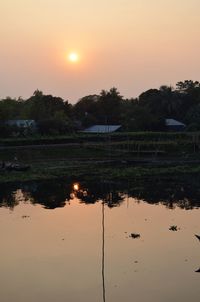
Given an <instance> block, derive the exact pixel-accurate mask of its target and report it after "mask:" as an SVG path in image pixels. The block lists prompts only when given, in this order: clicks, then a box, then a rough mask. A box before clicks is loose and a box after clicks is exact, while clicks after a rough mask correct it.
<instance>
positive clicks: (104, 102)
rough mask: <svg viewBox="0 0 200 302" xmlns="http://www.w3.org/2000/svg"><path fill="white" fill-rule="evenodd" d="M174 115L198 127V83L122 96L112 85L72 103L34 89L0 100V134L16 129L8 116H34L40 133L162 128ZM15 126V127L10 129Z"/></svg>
mask: <svg viewBox="0 0 200 302" xmlns="http://www.w3.org/2000/svg"><path fill="white" fill-rule="evenodd" d="M166 118H174V119H177V120H179V121H181V122H183V123H185V124H186V125H187V130H191V131H198V130H200V83H199V82H197V81H195V82H194V81H191V80H190V81H188V80H187V81H184V82H178V83H177V84H176V88H172V87H169V86H161V87H160V88H159V89H149V90H147V91H145V92H143V93H142V94H141V95H140V96H139V97H138V98H135V99H125V98H123V97H122V96H121V95H120V93H119V92H118V90H117V89H116V88H111V89H110V90H109V91H105V90H102V91H101V92H100V94H99V95H88V96H85V97H83V98H81V99H80V100H79V101H78V102H77V103H76V104H75V105H71V104H69V102H68V101H64V100H63V99H62V98H60V97H54V96H52V95H44V94H43V93H42V92H41V91H39V90H36V91H35V92H34V94H33V95H32V96H31V97H30V98H28V99H27V100H23V99H22V98H19V99H12V98H10V97H7V98H5V99H2V100H0V121H1V123H0V136H1V137H2V136H4V137H7V136H10V135H13V133H14V132H15V133H16V132H17V134H18V135H25V132H24V131H20V129H18V131H16V127H15V129H13V127H11V126H9V125H7V123H6V122H7V121H8V120H16V119H18V120H20V119H26V120H30V119H31V120H35V121H36V123H37V131H38V132H39V133H40V134H42V135H43V134H55V135H56V134H64V133H69V132H72V131H75V130H77V129H82V128H84V127H87V126H90V125H93V124H108V125H109V124H120V125H122V127H123V129H124V130H126V131H162V130H164V129H165V122H164V121H165V119H166ZM14 130H15V131H14Z"/></svg>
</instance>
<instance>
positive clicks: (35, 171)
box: [0, 132, 200, 183]
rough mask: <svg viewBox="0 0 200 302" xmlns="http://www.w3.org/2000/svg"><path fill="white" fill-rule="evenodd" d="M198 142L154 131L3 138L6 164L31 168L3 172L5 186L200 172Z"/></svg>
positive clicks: (186, 136)
mask: <svg viewBox="0 0 200 302" xmlns="http://www.w3.org/2000/svg"><path fill="white" fill-rule="evenodd" d="M197 138H198V134H191V133H190V134H188V133H153V132H152V133H118V134H112V135H109V136H108V135H97V134H96V135H81V134H80V135H77V136H73V135H72V136H69V137H58V138H41V139H37V140H36V139H35V138H29V139H27V140H26V139H16V140H14V139H8V140H3V141H1V143H0V145H1V147H0V162H5V161H8V162H12V161H13V160H15V161H16V159H17V161H18V162H19V163H20V164H22V165H28V166H30V169H29V170H27V171H7V170H5V169H0V183H6V182H15V181H31V180H45V179H58V178H60V177H70V178H71V177H72V178H87V179H92V178H94V177H95V178H96V179H99V180H102V179H108V180H109V179H114V180H120V181H121V180H122V181H126V180H128V179H134V178H139V177H147V178H148V177H152V176H156V177H161V176H162V177H168V176H170V175H171V176H174V175H184V174H198V173H199V172H200V152H199V150H200V147H199V143H198V139H197ZM55 140H56V143H55ZM33 142H34V143H33ZM41 143H42V144H41Z"/></svg>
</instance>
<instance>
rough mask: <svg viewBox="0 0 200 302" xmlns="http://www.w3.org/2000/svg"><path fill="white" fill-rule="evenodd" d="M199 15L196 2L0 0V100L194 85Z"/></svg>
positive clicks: (199, 62) (198, 75)
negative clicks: (71, 57)
mask: <svg viewBox="0 0 200 302" xmlns="http://www.w3.org/2000/svg"><path fill="white" fill-rule="evenodd" d="M199 16H200V0H0V98H2V97H5V96H12V97H18V96H22V97H28V96H30V95H32V93H33V92H34V91H35V90H36V89H40V90H42V91H43V92H44V93H50V94H53V95H57V96H61V97H63V98H64V99H68V100H69V101H70V102H76V101H77V100H78V99H79V98H80V97H82V96H85V95H88V94H94V93H99V92H100V91H101V89H110V88H111V87H113V86H115V87H117V88H118V90H119V91H120V92H121V94H122V95H124V96H125V97H132V96H133V97H135V96H138V95H139V94H140V93H141V92H142V91H145V90H147V89H149V88H153V87H155V88H158V87H159V86H160V85H162V84H168V85H170V84H171V85H175V83H176V82H177V81H179V80H185V79H192V80H200V59H199V57H200V17H199ZM70 51H77V52H78V53H79V55H80V61H79V63H76V64H72V63H69V62H68V60H67V55H68V53H69V52H70Z"/></svg>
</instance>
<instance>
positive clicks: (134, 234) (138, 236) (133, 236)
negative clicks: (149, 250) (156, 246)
mask: <svg viewBox="0 0 200 302" xmlns="http://www.w3.org/2000/svg"><path fill="white" fill-rule="evenodd" d="M130 237H131V238H133V239H137V238H140V234H136V233H131V235H130Z"/></svg>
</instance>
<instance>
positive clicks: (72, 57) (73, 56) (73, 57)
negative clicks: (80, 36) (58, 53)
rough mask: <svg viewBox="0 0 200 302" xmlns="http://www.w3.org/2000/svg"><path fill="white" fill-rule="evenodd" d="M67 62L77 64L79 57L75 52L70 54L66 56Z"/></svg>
mask: <svg viewBox="0 0 200 302" xmlns="http://www.w3.org/2000/svg"><path fill="white" fill-rule="evenodd" d="M68 60H69V61H70V62H71V63H77V62H78V60H79V55H78V54H77V53H76V52H71V53H70V54H69V55H68Z"/></svg>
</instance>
